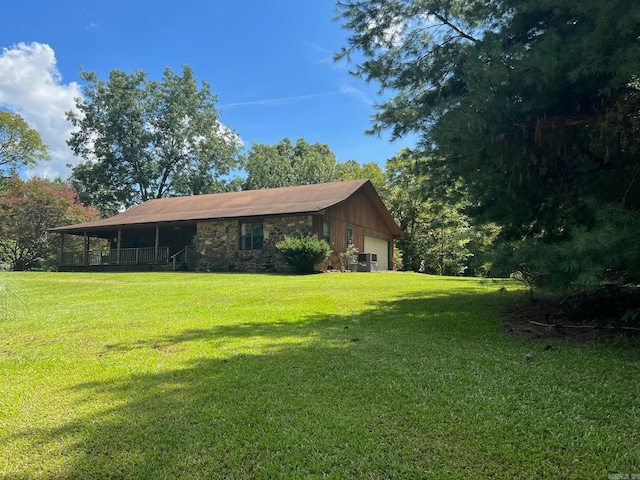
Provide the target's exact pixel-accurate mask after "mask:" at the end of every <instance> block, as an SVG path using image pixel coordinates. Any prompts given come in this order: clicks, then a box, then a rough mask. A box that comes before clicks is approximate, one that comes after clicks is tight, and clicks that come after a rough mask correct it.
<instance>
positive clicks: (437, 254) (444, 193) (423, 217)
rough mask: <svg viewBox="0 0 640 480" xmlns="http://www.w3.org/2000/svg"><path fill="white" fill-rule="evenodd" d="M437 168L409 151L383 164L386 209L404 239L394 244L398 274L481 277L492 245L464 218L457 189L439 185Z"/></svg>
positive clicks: (484, 232) (436, 162) (460, 188)
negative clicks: (399, 258) (400, 263)
mask: <svg viewBox="0 0 640 480" xmlns="http://www.w3.org/2000/svg"><path fill="white" fill-rule="evenodd" d="M440 168H441V161H440V160H439V159H438V158H437V157H434V156H427V155H424V154H421V153H420V152H418V151H412V150H409V149H403V150H402V151H400V152H399V153H398V154H397V155H396V156H394V157H392V158H390V159H389V160H387V164H386V177H387V185H388V186H387V188H388V191H389V192H390V193H389V200H388V204H389V209H390V211H391V213H392V215H394V217H395V218H396V219H397V220H398V223H399V225H400V228H402V231H403V234H404V236H403V238H402V239H401V240H399V241H397V242H396V243H397V246H398V248H399V249H400V250H401V251H402V259H403V269H404V270H412V271H416V272H418V271H420V272H423V273H435V274H439V275H461V274H472V275H476V274H486V273H487V271H486V270H487V267H486V266H485V265H483V264H482V263H481V261H480V260H479V259H480V258H484V259H486V254H485V250H487V249H488V244H490V243H491V239H490V237H489V236H488V234H487V230H486V229H482V228H478V227H474V226H473V225H472V224H471V221H470V219H469V218H468V216H467V215H466V214H465V208H467V207H468V205H469V201H468V200H467V196H466V193H465V189H464V188H463V185H462V183H461V182H460V181H457V182H450V183H447V184H442V183H440V182H439V177H438V175H437V172H438V169H440ZM476 255H477V257H478V259H477V260H475V263H474V264H472V262H473V261H474V258H475V257H476ZM472 266H473V267H475V268H471V267H472Z"/></svg>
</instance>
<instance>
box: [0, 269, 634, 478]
mask: <svg viewBox="0 0 640 480" xmlns="http://www.w3.org/2000/svg"><path fill="white" fill-rule="evenodd" d="M0 283H1V284H2V287H3V289H4V290H0V308H2V312H1V317H0V478H3V479H4V478H6V479H22V478H24V479H32V478H35V479H50V478H65V479H66V478H96V479H104V478H127V479H129V478H140V479H147V478H153V479H157V478H229V479H237V478H325V477H328V478H372V479H373V478H375V479H377V478H446V479H448V478H580V479H582V478H607V477H608V476H609V475H629V476H631V475H633V474H640V405H639V398H640V349H639V348H638V347H639V345H638V342H635V341H632V340H624V339H620V340H615V341H609V342H606V343H600V344H593V345H571V344H554V348H553V349H552V350H551V351H544V347H545V345H546V343H541V342H539V341H531V340H521V339H515V338H511V337H509V336H508V335H506V334H505V333H504V329H503V327H502V320H501V318H500V315H499V312H500V310H501V309H502V308H503V307H504V306H505V305H506V304H507V303H508V302H512V301H514V300H517V299H520V298H522V297H523V295H524V294H523V293H522V292H521V291H518V290H517V287H516V286H515V285H513V284H511V283H509V282H506V281H505V282H480V281H478V280H477V279H453V278H438V277H430V276H425V275H415V274H382V273H381V274H335V275H331V274H325V275H309V276H279V275H241V274H228V275H214V274H186V273H185V274H171V273H165V274H160V273H145V274H72V273H65V274H62V273H57V274H52V273H49V274H47V273H23V274H20V273H6V274H2V276H0ZM501 287H506V292H505V291H504V288H502V291H501ZM528 352H533V354H534V356H533V359H532V361H531V362H525V361H524V355H525V354H526V353H528ZM617 478H626V477H621V476H619V477H617Z"/></svg>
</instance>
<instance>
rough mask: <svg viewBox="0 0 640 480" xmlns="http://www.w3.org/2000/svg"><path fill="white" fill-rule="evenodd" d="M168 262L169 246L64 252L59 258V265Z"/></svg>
mask: <svg viewBox="0 0 640 480" xmlns="http://www.w3.org/2000/svg"><path fill="white" fill-rule="evenodd" d="M168 262H169V247H158V248H157V249H156V248H155V247H146V248H121V249H120V250H119V251H118V250H115V249H114V250H89V251H85V252H64V253H63V254H62V257H61V259H60V265H61V266H93V265H136V264H141V263H143V264H150V263H168Z"/></svg>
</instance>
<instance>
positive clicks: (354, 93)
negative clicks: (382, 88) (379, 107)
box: [340, 85, 375, 106]
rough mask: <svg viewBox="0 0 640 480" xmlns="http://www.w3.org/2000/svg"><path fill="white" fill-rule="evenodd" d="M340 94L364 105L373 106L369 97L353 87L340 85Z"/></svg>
mask: <svg viewBox="0 0 640 480" xmlns="http://www.w3.org/2000/svg"><path fill="white" fill-rule="evenodd" d="M340 93H342V94H343V95H346V96H348V97H353V98H355V99H357V100H359V101H360V102H362V103H364V104H365V105H369V106H371V105H373V104H374V103H375V102H374V101H373V100H372V99H371V97H370V96H369V95H367V94H366V93H365V92H363V91H362V90H360V89H359V88H356V87H353V86H351V85H342V86H341V87H340Z"/></svg>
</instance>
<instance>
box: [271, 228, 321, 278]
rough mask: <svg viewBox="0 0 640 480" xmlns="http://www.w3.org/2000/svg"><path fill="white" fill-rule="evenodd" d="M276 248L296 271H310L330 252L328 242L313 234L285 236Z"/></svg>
mask: <svg viewBox="0 0 640 480" xmlns="http://www.w3.org/2000/svg"><path fill="white" fill-rule="evenodd" d="M276 248H277V249H278V251H279V252H280V254H281V255H282V256H283V257H284V259H285V261H286V262H287V263H288V264H289V265H291V266H292V267H293V268H294V270H295V271H296V272H297V273H311V272H313V268H314V267H315V266H316V265H317V264H318V263H320V262H322V261H323V260H324V259H325V258H327V257H328V256H329V255H330V254H331V249H330V247H329V244H328V243H327V242H326V241H324V240H320V239H319V238H318V237H316V236H315V235H307V236H303V237H286V238H285V239H284V240H283V241H281V242H279V243H278V244H276Z"/></svg>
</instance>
